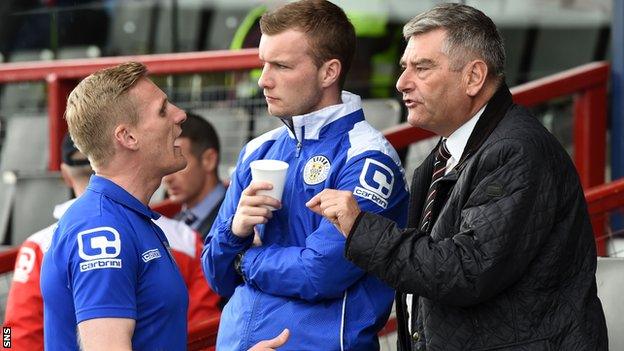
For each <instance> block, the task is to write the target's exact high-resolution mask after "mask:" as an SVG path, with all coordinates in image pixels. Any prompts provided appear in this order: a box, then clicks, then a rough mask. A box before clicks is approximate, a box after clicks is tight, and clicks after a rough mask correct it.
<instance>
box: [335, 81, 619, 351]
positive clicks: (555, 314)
mask: <svg viewBox="0 0 624 351" xmlns="http://www.w3.org/2000/svg"><path fill="white" fill-rule="evenodd" d="M432 169H433V154H432V155H430V156H429V158H428V159H427V160H425V162H424V163H423V164H422V165H421V166H420V168H418V169H417V170H416V171H415V172H414V179H413V182H412V196H411V198H410V220H409V225H408V226H409V227H410V228H416V227H418V223H419V220H420V216H421V212H422V206H423V202H424V197H425V196H426V193H427V189H428V187H429V182H430V178H431V173H432ZM437 194H438V197H437V198H436V202H435V203H436V204H438V205H439V206H438V207H437V209H434V216H437V220H436V222H435V224H434V225H433V226H432V229H431V232H430V233H422V232H420V231H419V230H417V229H399V228H397V227H396V226H395V224H394V223H393V222H391V221H389V220H388V219H385V218H383V217H380V216H377V215H374V214H369V213H362V214H361V215H360V216H359V217H358V219H357V221H356V225H355V226H354V228H353V230H352V232H351V234H350V236H349V238H348V240H347V246H346V255H347V257H348V258H349V259H350V260H351V261H353V262H354V263H356V264H357V265H358V266H360V267H362V268H363V269H365V270H366V271H369V272H372V273H373V274H375V275H377V276H378V277H379V278H380V279H382V280H383V281H385V282H386V283H387V284H389V285H390V286H392V287H394V288H395V289H397V291H398V293H397V316H398V319H399V350H404V351H407V350H411V349H412V347H413V349H422V348H425V347H426V349H427V350H531V351H533V350H535V351H539V350H606V349H607V331H606V325H605V319H604V314H603V311H602V306H601V303H600V300H599V299H598V297H597V295H596V279H595V272H596V249H595V245H594V239H593V235H592V228H591V224H590V221H589V215H588V213H587V209H586V203H585V198H584V196H583V191H582V189H581V186H580V183H579V179H578V175H577V173H576V169H575V168H574V165H573V164H572V162H571V160H570V158H569V157H568V155H567V154H566V152H565V150H564V149H563V148H562V147H561V145H560V144H559V143H558V142H557V140H556V139H555V138H554V137H553V136H552V135H551V134H549V133H548V132H547V131H546V130H545V129H544V128H543V127H542V125H541V124H540V123H539V121H537V120H536V119H535V118H534V117H532V116H531V114H530V113H529V112H528V111H527V110H525V109H524V108H522V107H519V106H516V105H513V104H512V101H511V95H510V93H509V90H508V89H507V87H506V86H504V85H503V86H502V87H501V88H500V89H499V90H498V91H497V93H496V94H495V95H494V96H493V97H492V99H491V100H490V101H489V103H488V106H487V108H486V110H485V111H484V113H483V115H482V116H481V118H480V119H479V122H478V123H477V125H476V127H475V130H474V131H473V133H472V135H471V136H470V138H469V140H468V144H467V146H466V149H465V151H464V155H462V157H461V159H460V161H459V163H458V165H457V166H456V167H455V169H454V170H453V171H451V172H449V174H447V175H446V176H444V178H443V180H442V183H441V186H440V188H439V189H438V193H437ZM406 293H411V294H415V297H414V299H415V300H414V301H416V299H417V297H416V295H417V296H420V298H419V299H418V304H417V306H418V321H419V324H420V325H419V326H417V327H415V328H414V330H415V331H416V332H417V333H416V334H414V335H409V333H408V329H407V322H406V320H407V318H406V311H405V304H404V294H406ZM414 305H415V306H416V303H415V304H414ZM418 339H420V340H418ZM416 340H417V342H414V343H413V346H412V341H416Z"/></svg>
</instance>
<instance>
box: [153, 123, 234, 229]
mask: <svg viewBox="0 0 624 351" xmlns="http://www.w3.org/2000/svg"><path fill="white" fill-rule="evenodd" d="M177 144H178V145H179V146H180V148H181V149H182V154H183V155H184V157H185V158H186V168H184V169H183V170H181V171H178V172H175V173H172V174H169V175H167V176H165V177H164V178H163V180H164V182H165V185H166V187H167V193H168V194H169V198H170V199H171V200H173V201H174V202H177V203H180V204H182V211H181V212H180V213H178V214H177V215H176V216H175V217H174V218H175V219H178V220H181V221H184V223H186V224H188V225H189V226H191V228H193V229H195V230H196V231H198V232H199V233H200V234H201V235H202V238H205V237H206V235H208V232H209V231H210V227H212V222H214V220H215V218H216V217H217V213H218V212H219V208H220V207H221V203H222V202H223V197H224V196H225V186H224V185H223V183H222V182H221V181H220V180H219V173H218V171H219V169H218V167H219V137H218V136H217V132H216V131H215V129H214V127H213V126H212V125H211V124H210V122H208V121H206V120H205V119H203V118H202V117H200V116H198V115H196V114H193V113H191V112H187V113H186V121H185V122H184V123H183V124H182V134H181V135H180V137H179V138H178V140H177Z"/></svg>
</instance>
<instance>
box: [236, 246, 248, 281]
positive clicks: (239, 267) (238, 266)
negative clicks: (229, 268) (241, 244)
mask: <svg viewBox="0 0 624 351" xmlns="http://www.w3.org/2000/svg"><path fill="white" fill-rule="evenodd" d="M244 255H245V251H243V252H239V253H238V254H236V257H235V258H234V271H236V273H237V274H238V275H239V276H240V277H241V278H242V279H243V281H244V282H247V280H245V274H244V272H243V256H244Z"/></svg>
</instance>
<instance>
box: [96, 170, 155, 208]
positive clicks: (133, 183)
mask: <svg viewBox="0 0 624 351" xmlns="http://www.w3.org/2000/svg"><path fill="white" fill-rule="evenodd" d="M96 174H97V175H98V176H100V177H104V178H106V179H108V180H110V181H112V182H113V183H115V184H117V185H119V186H120V187H122V188H123V189H124V190H125V191H127V192H128V193H130V194H131V195H132V196H134V197H135V198H137V199H138V200H139V201H141V203H143V204H144V205H146V206H147V205H148V204H149V201H150V199H151V198H152V195H154V192H156V189H158V187H159V186H160V184H161V182H162V176H157V175H153V174H150V173H149V172H146V171H145V170H144V169H142V167H140V166H137V165H136V164H134V163H133V162H124V160H119V159H117V160H112V161H111V162H110V163H109V164H107V165H106V166H105V167H100V168H99V169H98V171H97V173H96Z"/></svg>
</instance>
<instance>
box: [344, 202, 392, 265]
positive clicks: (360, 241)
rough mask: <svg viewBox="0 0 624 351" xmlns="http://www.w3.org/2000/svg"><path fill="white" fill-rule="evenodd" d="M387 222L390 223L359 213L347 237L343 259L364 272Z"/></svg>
mask: <svg viewBox="0 0 624 351" xmlns="http://www.w3.org/2000/svg"><path fill="white" fill-rule="evenodd" d="M388 222H391V221H390V220H389V219H387V218H385V217H382V216H380V215H377V214H374V213H368V212H362V213H360V215H358V217H357V218H356V222H355V223H354V225H353V228H352V229H351V233H350V234H349V236H348V237H347V241H346V243H345V257H346V258H347V259H348V260H349V261H351V262H353V263H355V264H356V265H357V266H359V267H360V268H362V269H364V270H366V269H367V268H368V266H369V263H370V260H371V259H372V258H373V256H374V253H375V248H376V247H377V244H378V242H379V240H380V239H381V237H382V236H383V234H384V233H383V228H385V227H386V225H387V223H388Z"/></svg>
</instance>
